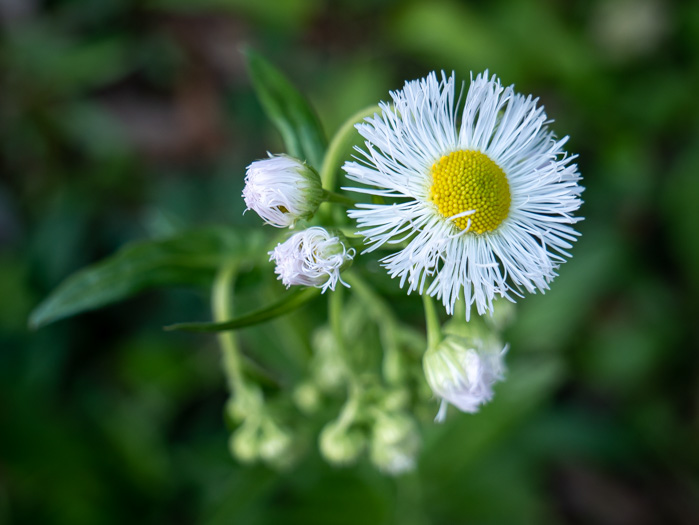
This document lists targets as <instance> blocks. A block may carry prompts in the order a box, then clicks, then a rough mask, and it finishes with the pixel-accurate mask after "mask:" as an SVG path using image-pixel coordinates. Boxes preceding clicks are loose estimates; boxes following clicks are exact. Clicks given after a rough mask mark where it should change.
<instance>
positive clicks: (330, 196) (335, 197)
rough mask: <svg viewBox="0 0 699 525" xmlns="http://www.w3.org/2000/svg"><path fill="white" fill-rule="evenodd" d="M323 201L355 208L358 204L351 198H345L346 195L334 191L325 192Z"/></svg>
mask: <svg viewBox="0 0 699 525" xmlns="http://www.w3.org/2000/svg"><path fill="white" fill-rule="evenodd" d="M323 200H324V201H325V202H335V203H338V204H343V205H344V206H347V207H349V206H354V205H355V204H357V201H355V200H354V199H351V198H350V197H345V196H344V195H340V194H339V193H335V192H334V191H328V190H323Z"/></svg>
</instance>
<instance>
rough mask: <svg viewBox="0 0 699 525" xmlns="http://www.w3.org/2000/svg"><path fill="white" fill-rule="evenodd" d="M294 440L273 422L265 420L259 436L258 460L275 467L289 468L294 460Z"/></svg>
mask: <svg viewBox="0 0 699 525" xmlns="http://www.w3.org/2000/svg"><path fill="white" fill-rule="evenodd" d="M294 452H295V451H294V440H293V438H292V436H291V435H290V434H289V433H288V432H287V431H286V430H283V429H282V428H280V427H279V426H278V425H277V424H276V423H275V422H274V421H272V420H271V419H269V418H266V419H265V420H264V422H263V423H262V433H261V436H260V458H262V459H263V460H264V461H266V462H267V463H269V464H270V465H273V466H276V467H282V468H283V467H286V466H289V465H290V464H291V463H292V462H293V461H294V460H295V459H296V455H295V454H294Z"/></svg>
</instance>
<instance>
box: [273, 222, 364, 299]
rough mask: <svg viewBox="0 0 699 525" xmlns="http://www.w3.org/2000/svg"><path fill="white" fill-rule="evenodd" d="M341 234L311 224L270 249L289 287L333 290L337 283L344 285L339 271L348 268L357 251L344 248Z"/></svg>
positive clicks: (345, 246) (278, 272)
mask: <svg viewBox="0 0 699 525" xmlns="http://www.w3.org/2000/svg"><path fill="white" fill-rule="evenodd" d="M341 235H342V234H340V233H330V232H328V231H327V230H326V229H324V228H319V227H313V228H308V229H306V230H303V231H302V232H298V233H295V234H294V235H292V236H291V237H289V238H288V239H287V240H286V241H285V242H283V243H280V244H278V245H277V247H276V248H275V249H274V250H272V251H271V252H269V255H270V258H269V260H270V261H275V262H276V264H277V267H276V269H275V272H276V273H277V274H278V275H279V277H278V278H279V279H281V281H282V282H283V283H284V284H285V285H286V287H287V288H288V287H289V286H291V285H301V286H315V287H316V288H322V289H323V292H325V291H326V290H327V289H328V288H330V289H331V290H334V289H335V286H337V282H338V281H340V282H341V283H342V284H344V285H345V286H347V284H346V283H345V282H344V281H343V280H342V278H341V277H340V273H341V272H342V271H343V270H345V269H347V268H349V266H350V265H351V264H352V259H354V256H355V253H356V250H355V249H354V248H347V245H346V242H345V241H343V240H342V239H341V238H340V236H341Z"/></svg>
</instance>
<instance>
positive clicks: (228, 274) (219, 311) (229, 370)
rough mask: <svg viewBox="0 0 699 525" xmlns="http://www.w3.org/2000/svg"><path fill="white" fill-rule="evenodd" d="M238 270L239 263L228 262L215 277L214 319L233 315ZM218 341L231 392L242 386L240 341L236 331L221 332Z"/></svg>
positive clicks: (225, 318)
mask: <svg viewBox="0 0 699 525" xmlns="http://www.w3.org/2000/svg"><path fill="white" fill-rule="evenodd" d="M237 270H238V264H237V263H233V262H231V263H227V264H224V265H223V266H221V268H220V269H219V271H218V274H217V275H216V278H215V279H214V286H213V290H212V294H211V308H212V310H213V314H214V319H215V320H216V321H217V322H222V321H225V320H228V319H231V318H232V317H233V293H232V289H231V288H232V285H233V281H234V280H235V276H236V272H237ZM218 341H219V344H220V345H221V352H222V356H223V370H224V373H225V375H226V379H227V381H228V388H229V389H230V391H231V394H233V393H234V392H235V390H236V389H238V388H242V384H243V370H242V365H241V359H240V353H239V350H238V343H237V341H236V338H235V332H220V333H219V334H218Z"/></svg>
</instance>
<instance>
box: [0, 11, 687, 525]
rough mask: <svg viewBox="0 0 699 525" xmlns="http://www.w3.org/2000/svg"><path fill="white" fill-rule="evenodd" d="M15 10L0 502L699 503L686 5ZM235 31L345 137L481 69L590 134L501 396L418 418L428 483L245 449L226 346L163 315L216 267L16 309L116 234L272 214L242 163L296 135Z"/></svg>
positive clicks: (467, 509) (8, 64) (587, 517)
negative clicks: (396, 104)
mask: <svg viewBox="0 0 699 525" xmlns="http://www.w3.org/2000/svg"><path fill="white" fill-rule="evenodd" d="M0 19H1V20H2V34H1V35H0V38H1V39H2V44H1V45H2V47H1V49H0V151H1V152H2V154H1V160H0V162H1V165H0V173H1V179H0V299H1V300H0V347H1V349H0V523H16V524H28V523H42V524H57V525H58V524H71V525H75V524H78V525H80V524H102V523H104V524H111V523H114V524H117V523H119V524H123V523H128V522H132V523H183V524H186V523H206V524H218V523H246V524H247V523H251V524H267V523H270V524H271V523H297V522H298V523H304V524H312V523H318V524H329V523H347V524H354V523H402V524H417V523H439V524H452V523H477V524H519V523H531V524H542V523H555V524H581V523H585V524H610V525H616V524H618V525H625V524H633V525H644V524H671V523H678V524H696V523H699V475H698V473H699V446H698V444H699V352H697V348H698V346H699V337H698V336H697V328H696V327H697V314H698V313H699V304H698V303H699V299H698V298H699V242H698V241H697V233H698V231H699V229H698V227H699V205H698V204H697V203H698V202H699V97H697V93H699V4H697V3H696V2H690V1H688V2H684V3H682V2H676V3H671V2H663V1H661V0H638V1H634V0H610V1H606V0H598V1H593V2H587V1H571V2H568V1H561V0H542V1H537V2H531V1H527V0H497V1H490V2H470V3H467V2H458V1H456V0H436V1H429V0H413V1H408V2H399V1H397V0H381V1H369V0H365V1H359V0H353V1H349V0H346V1H345V0H342V1H336V2H322V1H320V0H255V1H254V2H250V1H249V0H149V1H145V2H141V1H136V0H133V1H128V0H99V1H98V0H45V1H40V0H2V1H0ZM245 45H248V46H252V47H254V48H255V49H257V50H259V51H260V52H261V53H263V54H264V55H265V56H267V57H268V58H269V59H270V60H272V61H273V62H274V63H276V64H277V65H278V66H279V67H280V68H281V69H282V70H283V71H285V73H286V74H287V75H288V76H289V77H290V78H291V79H292V80H293V82H294V83H295V84H296V85H297V86H298V87H299V88H300V89H301V90H302V91H303V92H304V93H306V94H307V95H308V97H309V98H310V100H311V101H312V103H313V104H314V106H315V107H316V108H317V110H318V112H319V114H320V117H321V120H322V121H323V125H324V127H325V129H326V130H327V131H328V132H329V133H332V132H333V131H334V130H335V129H337V127H338V126H339V125H340V124H341V122H342V121H343V120H344V119H345V118H346V117H347V116H349V115H350V114H351V113H353V112H354V111H356V110H358V109H360V108H361V107H364V106H367V105H370V104H373V103H375V102H376V101H378V100H380V99H386V97H387V91H388V90H389V89H398V88H400V87H401V86H402V84H403V82H404V81H405V80H406V79H413V78H417V77H419V76H423V75H425V74H426V73H427V72H429V71H431V70H433V69H437V70H439V69H445V70H447V71H451V70H454V71H456V73H457V75H458V76H459V77H461V78H467V77H468V75H469V71H474V72H478V71H482V70H484V69H486V68H487V69H489V70H490V71H491V72H492V73H495V74H497V75H498V76H500V77H501V79H502V81H503V82H504V83H505V84H511V83H515V84H516V86H517V89H518V90H519V91H520V92H524V93H534V94H536V95H538V96H540V97H541V100H542V102H543V103H544V104H545V106H546V108H547V112H548V114H549V115H550V116H551V117H552V118H555V120H556V121H555V123H554V124H553V128H554V129H555V130H557V131H558V133H559V134H561V135H565V134H569V135H570V136H571V139H570V142H569V148H570V150H571V151H574V152H577V153H579V154H580V157H579V167H580V171H581V172H582V174H583V176H584V184H585V186H586V187H587V190H586V192H585V194H584V199H585V201H586V203H585V205H584V206H583V209H582V214H583V215H584V216H585V217H586V220H585V222H584V223H582V225H581V227H580V229H581V231H582V233H583V236H582V238H581V240H580V242H579V243H578V244H577V245H576V246H575V248H574V257H573V259H572V260H571V262H569V263H568V264H566V265H565V266H564V267H562V268H561V272H560V277H559V278H558V279H557V280H556V281H555V282H554V283H553V286H552V290H551V292H550V293H547V294H546V295H544V296H533V297H528V298H526V299H525V300H523V301H521V303H520V307H519V309H518V312H519V315H518V319H517V321H516V323H515V324H514V326H513V327H512V329H511V330H510V333H509V334H508V339H509V341H510V342H511V345H512V349H511V351H510V355H509V356H508V360H509V363H510V378H509V379H508V381H507V382H506V383H505V384H503V385H502V386H501V387H499V389H498V390H497V391H496V397H495V400H494V401H493V402H492V403H491V404H490V405H488V406H487V407H486V408H485V409H484V410H483V411H482V412H481V413H480V414H478V415H476V416H467V415H459V414H456V413H454V414H453V415H452V417H450V420H449V422H448V423H447V424H446V425H444V426H440V427H436V426H434V425H432V424H426V425H425V426H424V432H425V440H424V447H423V449H424V450H423V455H422V458H421V461H420V463H419V467H418V471H417V473H416V474H414V475H410V476H405V477H402V478H399V479H397V480H393V479H390V478H385V477H383V476H382V475H380V474H378V473H377V472H375V471H373V470H372V469H371V468H370V466H369V465H368V464H365V463H361V464H360V465H358V466H357V467H355V468H350V469H333V468H331V467H329V466H327V465H325V464H324V463H323V462H322V461H321V460H320V459H319V457H318V456H317V453H311V454H310V455H309V456H308V457H307V459H305V460H304V461H302V462H301V464H299V465H298V466H297V467H295V468H294V469H293V470H290V471H286V472H282V473H277V472H274V471H272V470H269V469H267V468H265V467H261V466H258V467H255V466H253V467H249V466H241V465H239V464H237V463H236V462H235V461H233V460H232V459H231V458H230V456H229V454H228V449H227V435H228V434H227V433H228V431H227V429H226V427H225V423H224V421H223V417H222V410H223V405H224V403H225V399H226V391H225V386H224V380H223V377H222V374H221V371H220V367H219V362H218V361H219V356H218V353H217V348H216V345H215V341H214V340H213V338H210V337H207V336H188V335H183V334H173V333H164V332H162V331H161V326H162V325H165V324H169V323H171V322H175V321H182V320H189V319H206V318H208V316H209V313H208V310H207V308H208V305H207V301H208V298H207V295H206V290H205V289H202V290H198V289H184V288H183V289H177V290H171V291H163V292H157V293H155V292H151V293H147V294H145V295H142V296H140V297H138V298H136V299H131V300H128V301H127V302H124V303H122V304H119V305H116V306H111V307H108V308H106V309H104V310H100V311H96V312H92V313H88V314H84V315H81V316H79V317H76V318H73V319H69V320H66V321H62V322H59V323H56V324H55V325H51V326H49V327H47V328H44V329H41V330H39V331H36V332H31V331H29V330H28V329H27V328H26V326H27V325H26V321H27V317H28V315H29V312H30V311H31V309H32V308H33V307H35V306H36V305H37V304H38V302H39V301H40V300H41V299H42V298H43V297H45V296H46V295H47V293H48V292H49V291H51V290H52V289H53V288H55V286H56V285H57V284H58V283H59V282H60V281H61V280H63V279H64V278H65V277H66V276H67V275H69V274H70V273H72V272H73V271H75V270H77V269H79V268H80V267H82V266H84V265H85V264H88V263H91V262H94V261H97V260H99V259H100V258H102V257H105V256H107V255H109V254H112V253H113V252H114V251H115V250H116V249H118V248H119V247H120V246H122V245H123V244H124V243H126V242H127V241H131V240H135V239H141V238H146V237H162V236H167V235H169V234H171V233H173V232H177V231H180V230H182V229H183V228H186V227H189V226H193V225H203V224H216V223H224V224H248V225H259V219H258V218H257V217H256V216H254V215H253V214H246V215H245V216H242V214H241V213H242V210H243V204H242V199H241V198H240V193H241V190H242V182H243V176H244V169H245V166H246V165H247V164H248V163H250V162H251V161H252V160H254V159H257V158H261V157H262V156H264V155H265V152H266V151H267V150H269V151H273V152H274V151H280V150H281V148H282V145H281V141H280V138H279V136H278V135H277V134H276V132H275V131H274V130H273V128H272V127H271V125H270V124H269V122H268V121H267V120H266V119H265V118H264V116H263V113H262V109H261V107H260V106H259V103H258V102H257V100H256V99H255V96H254V93H253V90H252V88H251V85H250V81H249V79H248V76H247V74H246V71H245V67H244V60H243V56H242V55H241V53H240V49H241V48H242V47H243V46H245ZM269 271H271V268H270V269H269ZM400 297H401V295H400V294H397V295H396V298H397V299H396V301H398V300H399V298H400Z"/></svg>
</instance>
